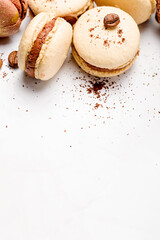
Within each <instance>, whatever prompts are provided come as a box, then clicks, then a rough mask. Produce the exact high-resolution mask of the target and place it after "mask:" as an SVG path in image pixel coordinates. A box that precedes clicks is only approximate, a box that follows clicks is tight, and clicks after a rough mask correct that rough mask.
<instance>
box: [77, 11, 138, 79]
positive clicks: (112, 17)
mask: <svg viewBox="0 0 160 240" xmlns="http://www.w3.org/2000/svg"><path fill="white" fill-rule="evenodd" d="M139 47H140V32H139V29H138V27H137V24H136V22H135V21H134V20H133V18H132V17H131V16H130V15H129V14H127V13H126V12H124V11H122V10H121V9H118V8H114V7H98V8H93V9H91V10H89V11H87V12H86V13H84V14H83V15H82V16H81V17H80V18H79V20H78V21H77V22H76V24H75V26H74V33H73V47H72V54H73V57H74V58H75V60H76V62H77V63H78V65H79V66H80V67H81V68H82V69H83V70H84V71H85V72H87V73H89V74H91V75H94V76H97V77H112V76H116V75H119V74H121V73H123V72H124V71H126V70H127V69H129V68H130V67H131V66H132V64H133V63H134V61H135V59H136V57H137V55H138V54H139Z"/></svg>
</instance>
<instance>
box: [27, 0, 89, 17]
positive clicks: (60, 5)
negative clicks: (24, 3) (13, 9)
mask: <svg viewBox="0 0 160 240" xmlns="http://www.w3.org/2000/svg"><path fill="white" fill-rule="evenodd" d="M28 4H29V7H30V8H31V10H32V11H33V13H34V14H35V15H37V14H39V13H41V12H53V13H55V15H56V16H59V17H64V16H66V15H69V14H75V15H77V16H79V15H81V14H82V13H84V12H85V11H86V10H87V9H88V8H89V7H90V5H91V4H93V2H92V0H78V1H76V0H66V1H64V0H54V1H53V0H51V1H48V0H28Z"/></svg>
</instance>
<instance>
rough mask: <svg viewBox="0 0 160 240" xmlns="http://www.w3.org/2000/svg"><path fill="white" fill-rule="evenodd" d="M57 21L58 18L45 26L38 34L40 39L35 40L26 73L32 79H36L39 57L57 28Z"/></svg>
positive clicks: (28, 58)
mask: <svg viewBox="0 0 160 240" xmlns="http://www.w3.org/2000/svg"><path fill="white" fill-rule="evenodd" d="M56 20H57V18H53V19H52V20H51V21H50V22H48V23H46V24H45V25H44V27H43V29H42V31H41V32H40V33H39V34H38V37H37V39H36V40H35V42H34V44H33V46H32V49H31V51H30V53H29V54H28V57H27V62H26V73H27V74H28V76H30V77H35V65H36V61H37V59H38V57H39V54H40V51H41V49H42V46H43V44H44V43H45V40H46V37H47V36H48V34H49V33H50V31H52V29H53V27H54V26H55V22H56Z"/></svg>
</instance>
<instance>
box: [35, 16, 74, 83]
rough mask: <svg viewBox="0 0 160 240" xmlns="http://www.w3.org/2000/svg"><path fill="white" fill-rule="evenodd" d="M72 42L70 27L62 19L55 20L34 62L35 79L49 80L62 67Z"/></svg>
mask: <svg viewBox="0 0 160 240" xmlns="http://www.w3.org/2000/svg"><path fill="white" fill-rule="evenodd" d="M71 41H72V26H71V25H70V24H69V23H67V22H66V21H65V20H64V19H62V18H58V19H57V20H56V23H55V26H54V28H53V30H52V31H51V32H50V33H49V34H48V36H47V38H46V41H45V43H44V44H43V46H42V49H41V51H40V55H39V57H38V59H37V61H36V67H35V78H37V79H41V80H49V79H50V78H52V77H53V76H54V75H55V74H56V73H57V72H58V70H59V69H60V68H61V66H62V65H63V63H64V61H65V59H66V57H67V54H68V51H69V48H70V46H71Z"/></svg>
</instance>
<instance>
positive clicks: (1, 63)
mask: <svg viewBox="0 0 160 240" xmlns="http://www.w3.org/2000/svg"><path fill="white" fill-rule="evenodd" d="M2 66H3V60H2V59H0V69H1V67H2Z"/></svg>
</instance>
